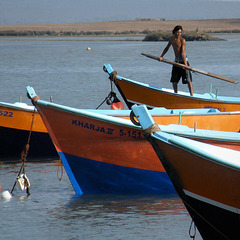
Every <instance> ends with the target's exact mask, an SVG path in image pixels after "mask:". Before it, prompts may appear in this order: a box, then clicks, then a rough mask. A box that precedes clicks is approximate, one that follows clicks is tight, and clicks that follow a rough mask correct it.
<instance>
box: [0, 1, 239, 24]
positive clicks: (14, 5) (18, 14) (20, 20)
mask: <svg viewBox="0 0 240 240" xmlns="http://www.w3.org/2000/svg"><path fill="white" fill-rule="evenodd" d="M136 18H165V19H167V20H189V19H207V18H240V0H0V24H1V25H3V24H45V23H77V22H97V21H117V20H134V19H136Z"/></svg>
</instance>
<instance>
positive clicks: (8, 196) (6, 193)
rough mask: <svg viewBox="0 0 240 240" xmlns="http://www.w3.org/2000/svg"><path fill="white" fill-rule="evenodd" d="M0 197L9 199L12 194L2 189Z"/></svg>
mask: <svg viewBox="0 0 240 240" xmlns="http://www.w3.org/2000/svg"><path fill="white" fill-rule="evenodd" d="M1 198H3V199H6V200H9V199H11V198H12V195H11V193H10V192H9V191H3V192H2V194H1Z"/></svg>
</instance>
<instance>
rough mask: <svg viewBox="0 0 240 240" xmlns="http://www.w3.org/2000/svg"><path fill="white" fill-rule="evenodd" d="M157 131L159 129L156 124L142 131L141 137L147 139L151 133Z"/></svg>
mask: <svg viewBox="0 0 240 240" xmlns="http://www.w3.org/2000/svg"><path fill="white" fill-rule="evenodd" d="M159 131H161V129H160V127H159V126H158V125H157V124H156V123H154V124H153V125H152V126H150V127H149V128H147V129H145V130H144V131H143V135H144V137H146V138H148V137H149V136H150V135H151V134H152V133H155V132H159Z"/></svg>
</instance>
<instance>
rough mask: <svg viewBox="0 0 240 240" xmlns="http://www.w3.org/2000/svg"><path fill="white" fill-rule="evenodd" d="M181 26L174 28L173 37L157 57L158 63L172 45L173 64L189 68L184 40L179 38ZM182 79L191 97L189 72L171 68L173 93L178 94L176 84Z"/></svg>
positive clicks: (191, 88)
mask: <svg viewBox="0 0 240 240" xmlns="http://www.w3.org/2000/svg"><path fill="white" fill-rule="evenodd" d="M182 31H183V29H182V26H179V25H178V26H176V27H175V28H174V29H173V31H172V33H173V36H172V37H171V38H170V39H169V42H168V44H167V46H166V47H165V49H164V50H163V52H162V54H161V56H160V57H159V61H162V60H163V56H164V55H165V54H166V53H167V51H168V49H169V47H170V46H171V45H172V47H173V50H174V53H175V62H178V63H181V64H184V65H185V66H189V63H188V60H187V54H186V40H185V39H184V38H182V37H181V35H182ZM181 77H182V83H183V84H188V89H189V92H190V95H191V96H193V87H192V75H191V72H190V71H189V70H186V69H182V68H179V67H176V66H173V68H172V77H171V81H170V82H172V84H173V89H174V92H175V93H177V92H178V86H177V85H178V82H179V80H180V78H181Z"/></svg>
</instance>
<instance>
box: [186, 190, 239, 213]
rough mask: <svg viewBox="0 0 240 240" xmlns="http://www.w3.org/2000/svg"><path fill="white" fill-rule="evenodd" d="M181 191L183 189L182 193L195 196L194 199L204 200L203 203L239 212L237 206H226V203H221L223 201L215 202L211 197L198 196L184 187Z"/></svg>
mask: <svg viewBox="0 0 240 240" xmlns="http://www.w3.org/2000/svg"><path fill="white" fill-rule="evenodd" d="M183 191H184V193H185V194H186V195H187V196H189V197H192V198H195V199H198V200H199V201H201V202H205V203H208V204H211V205H214V206H216V207H219V208H222V209H225V210H227V211H230V212H233V213H237V214H240V209H239V208H235V207H231V206H228V205H226V204H223V203H220V202H217V201H215V200H212V199H209V198H206V197H203V196H200V195H198V194H196V193H193V192H190V191H188V190H185V189H183Z"/></svg>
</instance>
